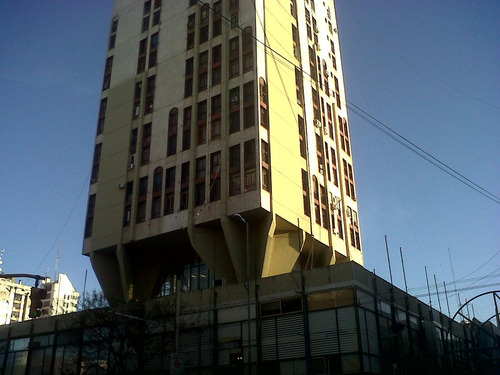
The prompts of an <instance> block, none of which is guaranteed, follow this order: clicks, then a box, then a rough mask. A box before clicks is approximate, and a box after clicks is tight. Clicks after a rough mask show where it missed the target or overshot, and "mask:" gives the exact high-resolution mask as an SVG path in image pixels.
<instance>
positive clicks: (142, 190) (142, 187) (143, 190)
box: [136, 176, 148, 223]
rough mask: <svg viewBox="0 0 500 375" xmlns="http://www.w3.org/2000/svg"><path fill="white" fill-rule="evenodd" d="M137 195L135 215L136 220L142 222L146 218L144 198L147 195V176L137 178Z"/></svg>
mask: <svg viewBox="0 0 500 375" xmlns="http://www.w3.org/2000/svg"><path fill="white" fill-rule="evenodd" d="M138 190H139V191H138V197H137V215H136V221H137V222H138V223H142V222H144V221H145V220H146V199H147V195H148V177H147V176H145V177H141V178H140V179H139V189H138Z"/></svg>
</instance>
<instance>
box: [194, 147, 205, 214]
mask: <svg viewBox="0 0 500 375" xmlns="http://www.w3.org/2000/svg"><path fill="white" fill-rule="evenodd" d="M205 173H206V157H205V156H202V157H201V158H198V159H196V173H195V180H196V181H195V182H196V185H195V193H194V195H195V203H194V204H195V205H196V206H199V205H202V204H203V203H205Z"/></svg>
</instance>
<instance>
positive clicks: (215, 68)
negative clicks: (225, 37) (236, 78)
mask: <svg viewBox="0 0 500 375" xmlns="http://www.w3.org/2000/svg"><path fill="white" fill-rule="evenodd" d="M221 60H222V48H221V45H220V44H219V45H218V46H215V47H214V48H212V85H217V84H219V83H220V81H221Z"/></svg>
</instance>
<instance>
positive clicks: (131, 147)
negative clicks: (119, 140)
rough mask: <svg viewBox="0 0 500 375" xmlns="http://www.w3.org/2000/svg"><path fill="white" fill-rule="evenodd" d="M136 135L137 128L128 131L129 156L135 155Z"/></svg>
mask: <svg viewBox="0 0 500 375" xmlns="http://www.w3.org/2000/svg"><path fill="white" fill-rule="evenodd" d="M137 133H138V130H137V128H134V129H132V130H131V131H130V143H129V151H130V153H131V154H135V150H136V148H137Z"/></svg>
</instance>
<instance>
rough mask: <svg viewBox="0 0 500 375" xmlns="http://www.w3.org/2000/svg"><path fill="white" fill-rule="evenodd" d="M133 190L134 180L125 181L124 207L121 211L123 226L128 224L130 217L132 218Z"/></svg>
mask: <svg viewBox="0 0 500 375" xmlns="http://www.w3.org/2000/svg"><path fill="white" fill-rule="evenodd" d="M133 191H134V182H133V181H129V182H127V188H126V190H125V209H124V211H123V226H127V225H129V224H130V219H131V218H132V194H133Z"/></svg>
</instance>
